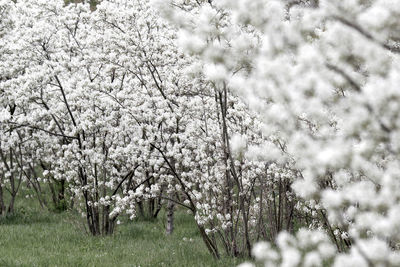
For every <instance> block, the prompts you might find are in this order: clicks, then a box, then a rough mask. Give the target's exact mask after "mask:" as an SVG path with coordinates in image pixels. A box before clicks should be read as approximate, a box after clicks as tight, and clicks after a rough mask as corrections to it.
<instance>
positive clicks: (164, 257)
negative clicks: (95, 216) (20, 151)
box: [0, 199, 243, 267]
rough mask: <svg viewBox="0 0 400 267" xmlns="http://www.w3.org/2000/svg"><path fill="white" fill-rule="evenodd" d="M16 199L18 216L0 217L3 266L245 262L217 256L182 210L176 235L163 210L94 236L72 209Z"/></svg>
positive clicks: (155, 264)
mask: <svg viewBox="0 0 400 267" xmlns="http://www.w3.org/2000/svg"><path fill="white" fill-rule="evenodd" d="M16 204H17V205H16V207H17V209H16V213H15V215H13V216H11V217H7V218H0V266H30V267H31V266H136V267H137V266H141V267H144V266H235V265H237V264H238V263H240V262H242V261H243V259H239V260H235V259H231V258H226V257H225V258H222V259H220V260H218V261H217V260H214V259H213V258H212V257H211V256H210V254H209V253H208V251H207V249H206V247H205V245H204V244H203V242H202V240H201V237H200V235H199V233H198V231H197V228H196V226H195V224H194V221H193V218H192V216H191V215H188V214H186V213H185V212H184V211H183V210H179V211H178V212H177V213H176V218H175V227H176V228H175V232H174V233H173V234H172V235H171V236H166V235H165V230H164V229H165V227H164V222H165V217H164V216H165V215H164V214H160V216H159V217H160V218H159V219H158V220H154V221H148V220H139V219H138V220H135V221H133V222H132V221H128V220H125V219H123V220H122V221H123V223H122V224H121V225H118V227H117V228H116V232H115V234H114V235H113V236H107V237H92V236H89V235H87V234H85V232H84V230H83V228H82V225H80V224H79V223H78V222H79V221H81V220H79V219H78V218H77V216H76V215H75V214H73V213H71V212H64V213H52V212H49V211H44V210H41V209H39V208H38V207H37V203H36V202H35V200H33V199H30V200H25V199H18V202H17V203H16ZM184 238H185V239H190V238H191V239H192V241H184Z"/></svg>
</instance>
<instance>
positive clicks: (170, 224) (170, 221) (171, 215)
mask: <svg viewBox="0 0 400 267" xmlns="http://www.w3.org/2000/svg"><path fill="white" fill-rule="evenodd" d="M174 206H175V205H174V202H173V201H171V200H168V205H167V210H168V211H167V229H166V232H167V235H170V234H172V232H173V231H174Z"/></svg>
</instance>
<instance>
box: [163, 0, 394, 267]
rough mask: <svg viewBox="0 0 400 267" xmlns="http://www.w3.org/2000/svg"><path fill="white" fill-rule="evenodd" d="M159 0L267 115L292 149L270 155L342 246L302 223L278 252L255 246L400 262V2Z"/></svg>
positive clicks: (318, 257) (290, 258) (347, 260)
mask: <svg viewBox="0 0 400 267" xmlns="http://www.w3.org/2000/svg"><path fill="white" fill-rule="evenodd" d="M188 2H189V3H188ZM159 4H160V9H161V10H162V11H163V12H164V14H165V15H166V16H167V17H168V18H170V20H172V21H174V22H175V23H176V24H177V25H178V26H179V27H180V28H181V29H182V30H181V40H182V45H183V46H184V47H185V48H186V50H187V51H188V52H190V53H194V54H196V55H198V57H199V58H200V59H201V60H202V62H204V64H205V69H204V74H205V75H206V76H207V77H208V78H209V79H211V80H214V81H215V82H219V83H222V84H226V86H227V87H228V88H230V90H232V91H233V92H235V93H236V94H238V95H240V96H242V98H243V99H245V100H246V102H247V103H248V104H249V106H250V107H251V108H252V109H253V110H255V111H257V112H258V113H259V114H261V115H262V116H261V118H262V119H263V121H264V125H265V126H264V127H262V129H263V132H264V134H266V135H267V136H271V135H272V136H278V137H279V138H278V139H279V140H280V143H281V144H282V147H281V148H282V149H281V153H270V151H267V150H265V152H264V156H265V158H266V159H268V160H271V159H272V160H276V161H282V160H284V161H286V162H287V163H288V164H290V165H291V167H292V168H293V169H295V170H296V172H295V173H296V174H298V175H295V176H293V177H292V178H294V180H295V182H294V184H293V186H292V188H293V189H294V191H295V193H296V195H297V196H299V197H301V199H302V200H303V204H302V205H304V207H306V208H307V209H308V210H310V211H312V212H311V213H312V216H313V223H312V228H313V229H315V228H319V229H320V231H322V232H324V233H326V234H327V235H329V236H330V237H331V242H333V243H332V244H334V248H335V249H336V250H337V251H338V252H339V253H338V254H337V255H334V253H333V254H332V249H331V248H328V247H329V246H331V245H329V242H328V243H327V240H326V238H325V237H322V236H321V234H320V232H316V233H315V235H316V236H318V238H317V237H315V239H313V236H314V234H312V233H307V232H301V234H300V232H299V236H298V237H297V241H296V239H294V237H290V236H287V235H286V234H282V236H281V237H280V238H278V245H279V246H278V248H279V250H278V251H275V250H273V249H270V248H268V246H266V245H263V246H258V247H256V248H255V255H256V256H257V257H258V258H260V259H262V260H265V262H266V264H268V263H269V264H273V265H285V266H297V265H298V264H300V263H301V264H304V265H307V266H317V265H321V264H322V262H323V261H325V262H328V263H329V262H330V263H333V264H335V265H336V266H343V265H349V264H357V265H362V266H372V265H378V264H381V265H386V266H396V265H398V264H399V254H398V252H397V245H396V244H398V242H399V239H398V238H399V237H398V231H397V229H398V221H399V220H398V218H397V215H396V214H399V213H398V209H399V201H398V194H399V190H398V189H397V188H398V187H399V179H398V170H399V166H398V155H399V151H398V146H397V141H396V136H397V135H398V119H397V114H398V112H399V110H398V108H399V105H398V103H397V102H398V90H397V89H396V84H397V83H398V79H399V77H400V76H399V68H398V61H399V51H400V49H399V45H398V41H399V39H398V37H399V26H400V25H399V22H398V21H397V20H396V19H395V17H396V15H398V14H399V7H400V6H399V5H398V4H397V3H395V1H385V0H382V1H379V0H377V1H322V0H321V1H279V0H271V1H261V0H260V1H244V0H243V1H192V2H191V1H174V2H173V5H168V3H165V2H163V3H159ZM177 6H180V7H181V8H176V7H177ZM187 36H194V37H193V38H190V39H189V38H187ZM315 231H317V230H315ZM279 240H280V241H279ZM321 242H322V243H321ZM319 243H321V244H326V245H321V246H322V247H326V248H328V249H323V248H321V246H319V245H318V244H319ZM263 248H265V249H263ZM377 251H379V252H377ZM375 252H376V253H375Z"/></svg>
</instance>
